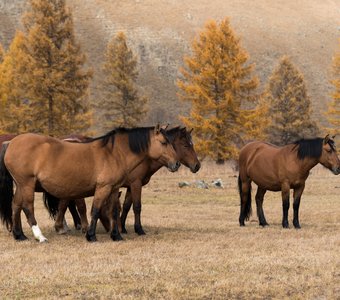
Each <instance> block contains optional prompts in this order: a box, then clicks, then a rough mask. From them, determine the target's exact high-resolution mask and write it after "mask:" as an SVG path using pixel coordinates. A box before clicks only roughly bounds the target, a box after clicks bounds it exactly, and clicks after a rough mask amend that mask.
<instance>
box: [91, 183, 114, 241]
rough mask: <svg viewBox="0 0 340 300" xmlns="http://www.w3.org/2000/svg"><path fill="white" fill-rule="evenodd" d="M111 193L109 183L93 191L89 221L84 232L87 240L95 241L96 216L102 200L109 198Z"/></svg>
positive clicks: (98, 214) (97, 216) (98, 213)
mask: <svg viewBox="0 0 340 300" xmlns="http://www.w3.org/2000/svg"><path fill="white" fill-rule="evenodd" d="M111 193H112V186H111V185H105V186H102V187H97V188H96V191H95V193H94V198H93V203H92V209H91V222H90V226H89V227H88V229H87V232H86V239H87V240H88V241H89V242H95V241H97V238H96V227H97V222H98V218H99V216H100V210H101V208H102V205H103V203H104V201H106V200H107V199H109V197H110V196H111Z"/></svg>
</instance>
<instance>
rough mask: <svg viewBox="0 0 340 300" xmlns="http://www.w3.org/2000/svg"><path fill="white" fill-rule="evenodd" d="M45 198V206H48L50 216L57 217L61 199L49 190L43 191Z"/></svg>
mask: <svg viewBox="0 0 340 300" xmlns="http://www.w3.org/2000/svg"><path fill="white" fill-rule="evenodd" d="M43 199H44V204H45V207H46V208H47V210H48V212H49V214H50V217H51V218H52V219H55V217H56V215H57V213H58V205H59V199H58V198H57V197H54V196H53V195H51V194H50V193H48V192H46V191H45V192H44V193H43Z"/></svg>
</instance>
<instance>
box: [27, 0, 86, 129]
mask: <svg viewBox="0 0 340 300" xmlns="http://www.w3.org/2000/svg"><path fill="white" fill-rule="evenodd" d="M29 3H30V10H29V11H28V12H27V13H26V14H25V15H24V18H23V23H24V27H25V30H26V42H27V43H26V45H25V48H24V52H25V54H26V56H27V57H28V58H27V59H26V61H27V63H28V64H27V65H26V69H27V72H28V74H29V75H30V76H28V80H26V81H25V82H24V84H25V88H26V91H27V95H26V97H27V99H28V100H27V101H28V102H29V106H30V108H31V115H30V117H31V126H32V127H31V128H30V130H31V131H36V132H40V133H44V134H49V135H52V136H62V135H65V134H69V133H71V132H85V131H86V130H87V129H88V128H89V126H90V125H91V111H90V108H89V103H88V101H87V91H88V86H89V80H90V79H91V76H92V72H91V71H89V70H84V63H85V56H84V55H83V54H82V53H81V50H80V46H79V44H78V43H77V42H76V39H75V34H74V26H73V20H72V14H71V12H70V10H69V9H68V8H67V7H66V4H65V0H30V2H29Z"/></svg>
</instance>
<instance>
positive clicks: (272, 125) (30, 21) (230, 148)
mask: <svg viewBox="0 0 340 300" xmlns="http://www.w3.org/2000/svg"><path fill="white" fill-rule="evenodd" d="M28 1H29V4H30V5H29V9H28V11H27V12H25V13H24V15H23V17H22V23H23V30H22V31H20V30H17V32H16V34H15V37H14V38H13V40H12V42H11V44H10V46H9V48H8V49H3V47H1V45H0V133H1V134H5V133H14V134H19V133H24V132H36V133H41V134H46V135H51V136H56V137H61V136H64V135H67V134H71V133H81V134H88V133H89V130H90V128H91V126H92V124H93V122H95V120H96V118H100V120H101V122H100V125H101V130H102V131H108V130H111V129H112V128H114V127H118V126H124V127H135V126H140V124H142V122H143V119H144V118H145V116H146V114H147V102H148V99H147V98H146V97H145V96H143V95H141V93H140V91H139V88H138V85H137V78H138V76H139V74H138V70H137V63H138V61H137V57H136V55H135V54H134V53H133V51H132V49H130V48H129V47H128V43H127V36H126V35H125V33H124V32H118V33H117V34H116V35H114V36H113V37H112V39H111V40H110V41H109V43H108V45H107V48H106V52H105V61H104V62H103V66H102V72H103V74H104V76H103V80H102V82H101V87H100V88H101V89H102V90H103V94H102V97H101V98H100V99H92V100H91V101H90V99H89V98H90V97H89V85H90V82H91V80H92V76H93V72H92V70H90V69H89V68H87V67H86V58H85V55H84V53H82V51H81V47H80V45H79V43H78V42H77V39H76V36H75V33H74V24H73V19H72V13H71V11H70V9H69V8H68V7H67V6H66V3H65V0H28ZM191 46H192V47H191V53H190V54H188V56H186V57H185V58H184V63H183V67H182V68H181V69H180V73H181V76H180V77H179V78H178V79H177V86H178V101H179V102H178V105H181V101H186V102H189V103H190V104H191V109H190V111H189V112H188V114H186V115H183V116H180V117H179V120H174V121H175V122H180V123H182V124H184V125H185V126H187V127H189V128H193V136H194V140H195V147H196V150H197V152H198V153H199V154H200V156H201V157H202V158H203V157H210V158H212V159H213V160H215V161H216V162H224V161H225V160H227V159H230V158H235V157H236V156H237V154H238V151H239V149H240V147H242V146H243V145H244V144H245V143H246V142H247V141H250V140H254V139H260V140H265V141H268V142H271V143H274V144H277V145H284V144H287V143H291V142H293V141H295V140H297V139H300V138H308V137H315V136H317V135H318V134H319V133H320V132H321V130H325V129H327V131H328V132H331V133H334V134H336V133H339V131H340V126H339V125H340V52H339V53H336V54H335V55H334V61H333V67H334V68H333V69H334V73H333V74H334V78H332V79H330V80H332V84H333V86H334V91H333V93H332V94H331V95H330V101H329V105H328V111H327V112H326V113H325V117H326V119H327V121H328V122H329V128H323V127H321V125H320V123H319V122H316V121H315V120H313V119H312V108H311V99H310V97H309V95H308V92H307V89H306V85H305V81H304V77H303V74H302V73H301V72H300V71H299V69H298V68H297V67H296V66H295V65H294V64H293V62H292V61H291V60H290V58H289V57H288V56H284V57H282V58H281V59H280V60H279V61H278V63H277V66H276V68H275V69H274V71H273V73H272V75H271V76H270V78H269V79H268V82H267V83H266V84H265V88H264V90H263V91H259V89H258V86H259V79H258V77H257V76H256V75H255V74H254V64H251V63H250V62H249V54H248V53H247V51H246V50H245V49H244V48H242V46H241V42H240V39H239V38H238V37H237V35H236V34H235V32H234V31H233V29H232V27H231V25H230V23H229V20H228V19H227V18H226V19H224V20H222V21H221V22H216V21H209V22H207V23H206V25H205V27H204V28H203V29H202V31H201V32H200V34H199V35H198V36H197V37H196V38H195V39H194V41H193V42H192V45H191Z"/></svg>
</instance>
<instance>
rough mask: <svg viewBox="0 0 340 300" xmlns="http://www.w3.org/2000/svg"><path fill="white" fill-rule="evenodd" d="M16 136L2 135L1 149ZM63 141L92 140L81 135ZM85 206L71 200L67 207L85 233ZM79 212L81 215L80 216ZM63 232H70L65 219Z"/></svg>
mask: <svg viewBox="0 0 340 300" xmlns="http://www.w3.org/2000/svg"><path fill="white" fill-rule="evenodd" d="M16 136H17V134H4V135H0V149H1V147H2V145H3V143H6V142H9V141H11V140H12V139H14V138H15V137H16ZM62 139H63V140H64V141H68V142H71V143H77V142H78V143H80V142H86V141H89V140H90V138H89V137H87V136H83V135H79V134H71V135H67V136H65V137H62ZM84 205H85V202H84V201H82V199H76V200H70V201H69V202H68V205H67V208H68V209H69V211H70V213H71V215H72V218H73V222H74V227H75V228H76V229H77V230H79V229H81V228H82V224H83V231H84V229H86V228H87V226H88V222H87V218H86V219H84V218H82V219H81V218H80V217H79V214H80V216H83V215H84V213H85V214H86V206H85V207H84ZM78 211H79V214H78ZM50 214H51V216H52V217H53V213H52V212H50ZM63 230H64V231H68V230H69V228H68V226H67V223H66V222H65V219H64V222H63Z"/></svg>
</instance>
